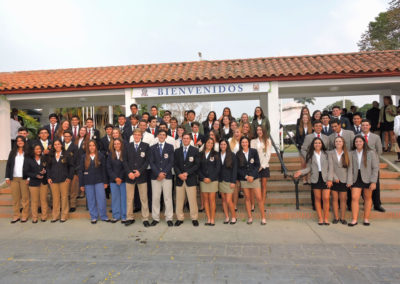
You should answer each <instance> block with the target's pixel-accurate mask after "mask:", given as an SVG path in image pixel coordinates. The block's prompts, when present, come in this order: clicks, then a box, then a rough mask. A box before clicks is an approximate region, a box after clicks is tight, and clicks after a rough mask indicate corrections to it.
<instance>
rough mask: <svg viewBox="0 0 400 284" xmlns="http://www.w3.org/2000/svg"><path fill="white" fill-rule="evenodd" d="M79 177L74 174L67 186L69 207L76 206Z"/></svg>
mask: <svg viewBox="0 0 400 284" xmlns="http://www.w3.org/2000/svg"><path fill="white" fill-rule="evenodd" d="M79 192H80V189H79V177H78V176H77V175H74V178H73V179H72V181H71V184H70V188H69V206H70V207H71V208H76V204H77V198H78V196H79Z"/></svg>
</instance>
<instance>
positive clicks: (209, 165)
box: [198, 152, 221, 193]
mask: <svg viewBox="0 0 400 284" xmlns="http://www.w3.org/2000/svg"><path fill="white" fill-rule="evenodd" d="M220 170H221V160H220V158H219V155H218V152H214V154H213V155H212V154H211V152H208V153H206V152H201V153H200V166H199V171H198V173H199V180H200V190H201V192H202V193H203V192H204V193H212V192H217V191H218V179H219V172H220ZM205 178H209V179H210V180H211V182H210V183H205V182H204V179H205Z"/></svg>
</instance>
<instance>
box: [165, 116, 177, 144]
mask: <svg viewBox="0 0 400 284" xmlns="http://www.w3.org/2000/svg"><path fill="white" fill-rule="evenodd" d="M169 122H170V123H169V129H168V132H167V134H168V135H169V136H171V137H172V138H174V139H175V140H176V139H178V133H177V130H178V120H177V119H176V117H171V119H170V121H169Z"/></svg>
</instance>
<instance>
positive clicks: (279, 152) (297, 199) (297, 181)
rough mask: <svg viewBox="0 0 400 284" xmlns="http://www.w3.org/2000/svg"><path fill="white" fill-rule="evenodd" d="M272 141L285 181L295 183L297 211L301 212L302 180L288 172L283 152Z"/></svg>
mask: <svg viewBox="0 0 400 284" xmlns="http://www.w3.org/2000/svg"><path fill="white" fill-rule="evenodd" d="M286 134H287V135H288V136H289V138H290V139H291V140H292V142H294V140H293V137H291V136H290V135H289V134H288V133H287V132H286ZM270 139H271V144H272V147H274V149H275V152H276V153H277V154H278V159H279V162H280V163H281V169H282V173H283V176H284V178H285V179H286V178H290V179H291V180H292V181H293V183H294V190H295V194H296V209H297V210H299V209H300V201H299V182H300V179H298V178H295V177H294V176H293V174H291V173H289V172H288V170H287V168H286V165H285V162H284V161H283V151H281V150H280V149H279V148H278V147H277V146H276V144H275V142H274V139H273V138H272V137H270ZM294 145H296V143H294ZM296 148H297V146H296ZM297 150H298V151H299V153H300V155H301V152H300V150H299V149H298V148H297Z"/></svg>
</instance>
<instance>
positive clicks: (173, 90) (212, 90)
mask: <svg viewBox="0 0 400 284" xmlns="http://www.w3.org/2000/svg"><path fill="white" fill-rule="evenodd" d="M270 89H271V82H254V83H231V84H214V85H188V86H166V87H151V88H132V91H131V98H146V97H180V96H202V95H228V94H242V93H243V94H245V93H268V92H270Z"/></svg>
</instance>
